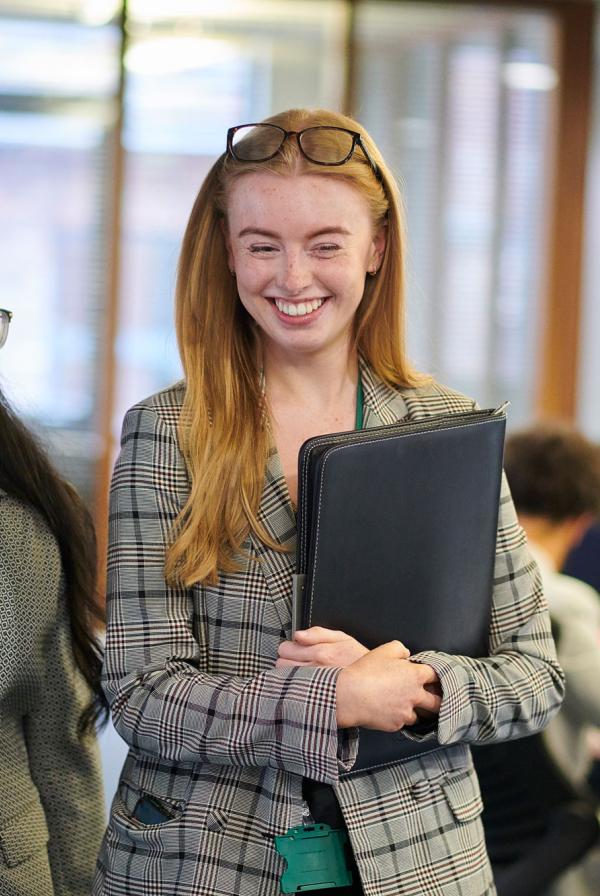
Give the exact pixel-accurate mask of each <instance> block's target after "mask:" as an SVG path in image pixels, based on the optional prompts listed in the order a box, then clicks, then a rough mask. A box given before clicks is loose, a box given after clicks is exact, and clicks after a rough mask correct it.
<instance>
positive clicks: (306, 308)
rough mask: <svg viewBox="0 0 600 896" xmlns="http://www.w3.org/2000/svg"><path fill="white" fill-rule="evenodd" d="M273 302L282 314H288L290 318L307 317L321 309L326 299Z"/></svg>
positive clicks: (279, 300) (275, 300) (280, 300)
mask: <svg viewBox="0 0 600 896" xmlns="http://www.w3.org/2000/svg"><path fill="white" fill-rule="evenodd" d="M273 301H274V303H275V307H276V308H277V310H278V311H280V312H281V314H287V316H288V317H305V316H306V315H307V314H312V312H313V311H316V310H317V309H318V308H320V307H321V305H322V304H323V302H324V301H325V299H311V300H309V301H308V302H284V301H283V299H274V300H273Z"/></svg>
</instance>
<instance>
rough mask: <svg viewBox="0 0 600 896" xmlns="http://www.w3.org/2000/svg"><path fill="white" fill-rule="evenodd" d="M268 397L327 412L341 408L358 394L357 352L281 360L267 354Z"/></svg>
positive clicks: (275, 355) (282, 357)
mask: <svg viewBox="0 0 600 896" xmlns="http://www.w3.org/2000/svg"><path fill="white" fill-rule="evenodd" d="M264 373H265V384H266V393H267V396H268V398H269V400H271V401H281V400H285V401H286V402H290V403H291V402H294V403H297V404H300V405H306V404H311V405H313V406H316V407H319V408H322V409H324V410H326V409H328V408H332V407H337V406H339V402H340V399H341V398H342V397H343V396H344V395H346V394H347V393H348V392H350V391H351V392H352V393H353V394H354V391H355V390H356V384H357V382H358V355H357V353H356V351H348V350H347V349H345V350H343V351H335V352H329V353H328V354H327V355H302V356H300V357H290V356H289V355H287V356H281V355H277V354H274V353H270V352H267V351H265V354H264Z"/></svg>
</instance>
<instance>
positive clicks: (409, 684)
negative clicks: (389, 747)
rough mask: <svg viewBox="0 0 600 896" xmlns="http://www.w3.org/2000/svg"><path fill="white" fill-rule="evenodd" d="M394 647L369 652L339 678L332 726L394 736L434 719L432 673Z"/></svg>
mask: <svg viewBox="0 0 600 896" xmlns="http://www.w3.org/2000/svg"><path fill="white" fill-rule="evenodd" d="M407 653H408V651H407V650H406V648H405V647H404V645H403V644H401V643H400V641H390V642H389V643H388V644H382V646H381V647H376V648H375V649H374V650H370V651H368V652H367V653H365V654H364V655H363V656H362V657H360V658H359V659H357V660H356V661H355V662H353V663H351V664H350V665H349V666H346V667H345V668H344V669H342V671H341V672H340V675H339V677H338V680H337V723H338V727H340V728H350V727H353V726H355V725H360V726H361V727H363V728H374V729H375V730H377V731H399V730H400V729H401V728H404V726H405V725H414V724H415V723H416V722H418V721H420V720H421V719H424V718H427V719H431V718H433V717H435V716H436V715H437V713H438V712H439V709H440V705H441V689H440V684H439V678H438V676H437V673H436V671H435V669H433V668H432V667H431V666H428V665H426V664H425V663H413V662H410V660H408V659H407V658H406V655H407Z"/></svg>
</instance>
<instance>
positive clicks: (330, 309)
mask: <svg viewBox="0 0 600 896" xmlns="http://www.w3.org/2000/svg"><path fill="white" fill-rule="evenodd" d="M236 134H237V135H238V136H239V137H240V139H239V141H237V142H236V141H235V140H234V138H235V136H236ZM240 134H241V136H240ZM307 135H308V136H307ZM349 135H350V137H349ZM403 254H404V243H403V237H402V223H401V216H400V205H399V200H398V196H397V188H396V186H395V183H394V180H393V178H392V176H391V174H390V172H389V170H388V168H387V166H386V165H385V162H384V160H383V159H382V158H381V155H380V153H379V151H378V150H377V148H376V146H375V145H374V144H373V141H372V140H371V139H370V137H369V135H368V134H367V133H366V132H365V130H364V129H363V128H361V127H360V125H358V124H357V122H355V121H353V120H352V119H349V118H347V117H345V116H343V115H340V114H338V113H334V112H327V111H324V110H317V111H307V110H290V111H288V112H284V113H281V114H280V115H277V116H274V117H273V118H271V119H269V120H268V121H266V122H262V123H260V124H258V125H251V126H249V125H241V126H239V127H238V128H232V129H230V130H229V134H228V139H227V150H226V152H225V153H224V154H223V155H222V156H221V157H220V158H219V159H218V160H217V162H216V163H215V164H214V166H213V167H212V169H211V171H210V172H209V174H208V176H207V178H206V180H205V182H204V184H203V185H202V187H201V189H200V192H199V194H198V197H197V199H196V202H195V204H194V208H193V210H192V214H191V217H190V221H189V224H188V227H187V230H186V233H185V237H184V241H183V247H182V251H181V257H180V264H179V274H178V282H177V297H176V307H177V334H178V341H179V348H180V353H181V357H182V361H183V366H184V370H185V381H184V382H182V383H180V384H178V385H176V386H174V387H172V388H170V389H166V390H164V391H163V392H160V393H158V394H157V395H154V396H152V397H150V398H149V399H146V400H145V401H142V402H140V403H139V404H137V405H136V406H135V407H134V408H133V409H132V410H131V411H130V412H129V413H128V415H127V417H126V419H125V424H124V429H123V439H122V450H121V455H120V457H119V460H118V462H117V466H116V469H115V473H114V478H113V485H112V491H111V534H110V537H111V545H110V551H109V556H110V561H109V581H108V606H107V612H108V626H107V640H106V665H105V672H104V682H105V690H106V694H107V696H108V698H109V700H110V702H111V704H112V708H113V718H114V722H115V726H116V728H117V730H118V732H119V733H120V735H121V736H122V737H123V738H124V739H125V741H127V743H128V744H130V747H131V749H130V752H129V755H128V758H127V760H126V763H125V767H124V769H123V773H122V776H121V781H120V784H119V790H118V793H117V796H116V798H115V800H114V803H113V806H112V810H111V818H110V823H109V827H108V831H107V834H106V836H105V840H104V845H103V848H102V851H101V853H100V858H99V863H98V870H97V875H96V880H95V885H94V890H93V892H94V896H121V894H122V893H125V892H133V890H135V891H136V892H137V891H138V890H139V891H140V892H142V891H143V892H146V891H148V892H149V891H152V892H153V893H155V894H157V896H170V894H172V893H174V892H177V893H178V894H184V893H185V894H189V896H196V894H200V893H218V894H220V896H239V894H244V893H258V892H260V893H261V894H263V896H276V894H278V893H280V892H295V891H296V890H297V889H298V888H300V887H301V889H302V892H305V893H309V892H314V891H315V890H319V891H321V890H322V889H328V888H336V889H337V892H338V893H339V894H340V896H342V894H344V896H345V894H363V893H365V892H368V893H369V894H372V896H381V894H384V893H397V892H399V891H402V892H403V893H404V894H405V896H421V894H423V893H425V892H427V893H432V892H436V893H441V892H450V891H452V892H453V893H456V894H457V896H458V894H463V893H465V894H466V893H467V892H468V893H469V894H471V896H492V894H493V893H494V892H495V891H494V884H493V880H492V874H491V869H490V865H489V861H488V859H487V855H486V851H485V841H484V837H483V830H482V827H481V823H480V819H479V815H480V813H481V799H480V795H479V789H478V784H477V779H476V776H475V772H474V770H473V765H472V761H471V757H470V752H469V748H468V742H472V741H489V740H494V739H503V740H504V739H507V738H510V737H521V736H524V735H526V734H528V733H530V732H532V731H535V730H537V729H538V728H540V727H542V726H543V725H544V724H545V723H546V721H547V720H549V718H550V717H551V716H552V714H553V713H554V712H555V711H556V709H557V708H558V705H559V703H560V698H561V694H562V676H561V672H560V669H559V668H558V666H557V663H556V658H555V655H554V651H553V645H552V640H551V636H550V628H549V621H548V617H547V613H546V610H545V607H544V604H543V600H542V595H541V590H540V587H539V579H538V577H537V574H536V569H535V565H534V564H533V563H532V561H531V559H530V557H529V555H528V553H527V549H526V546H525V542H524V538H523V535H522V533H521V531H520V530H519V527H518V525H517V522H516V517H515V514H514V509H513V506H512V502H511V500H510V495H509V494H508V491H507V490H505V492H504V496H503V500H502V504H501V507H502V509H501V516H500V519H499V532H500V537H499V538H498V546H497V558H496V574H495V581H494V591H493V609H492V620H491V626H490V635H489V653H490V655H489V656H487V657H482V658H479V659H472V658H465V657H461V656H450V655H447V654H442V653H439V652H435V651H426V652H423V653H420V654H418V655H416V656H412V657H411V656H409V653H408V650H407V649H406V648H405V647H404V646H403V644H402V643H401V641H399V640H393V641H390V642H389V643H387V644H382V645H380V646H378V647H376V648H375V649H373V650H367V648H366V647H365V646H364V645H362V644H360V643H359V642H358V641H356V640H355V639H354V638H351V637H349V636H348V635H346V634H345V633H344V632H337V631H330V630H328V629H323V628H311V629H309V630H307V631H300V632H297V633H296V635H295V637H294V639H293V640H287V637H288V635H289V633H290V630H291V590H292V589H291V584H292V573H293V571H294V549H295V536H296V518H295V514H294V501H295V497H296V491H297V479H296V466H297V457H298V449H299V447H300V445H301V444H302V442H303V441H304V440H305V439H307V438H308V437H309V436H314V435H318V434H322V433H327V432H340V431H345V430H350V429H353V428H354V426H355V424H356V425H357V426H364V427H365V428H367V427H373V426H380V425H383V424H386V423H395V422H397V421H398V420H400V419H403V418H405V419H408V420H422V419H423V418H425V417H428V416H431V415H435V414H436V413H440V412H446V413H451V412H456V411H458V412H460V411H466V410H470V409H472V407H473V401H472V400H471V399H469V398H466V397H464V396H462V395H459V394H458V393H456V392H453V391H452V390H450V389H448V388H446V387H444V386H441V385H439V384H437V383H434V382H433V381H432V380H431V379H430V378H428V377H425V376H423V375H420V374H417V373H416V372H415V371H414V370H413V369H412V368H411V366H410V364H409V362H408V360H407V358H406V354H405V350H404V326H403V320H402V313H403V275H402V264H403ZM399 473H400V471H399ZM350 487H351V484H350ZM398 537H399V538H401V537H402V533H401V532H399V533H398ZM433 562H435V556H434V555H433V556H432V563H433ZM398 597H399V599H410V600H414V601H418V600H419V595H418V594H415V595H405V594H399V595H398ZM484 598H485V595H482V599H484ZM390 636H391V637H396V638H401V637H402V632H393V633H392V632H391V633H390ZM474 707H476V711H475V710H474ZM360 726H363V727H370V728H373V729H376V730H380V731H401V732H402V734H403V736H406V737H409V738H412V739H418V740H420V739H428V738H431V737H432V736H434V735H435V736H436V737H437V741H438V742H439V745H441V746H438V747H437V748H435V749H434V748H432V750H431V751H430V752H428V753H423V754H422V755H421V756H419V757H418V758H412V759H409V760H407V761H405V762H401V763H398V764H396V765H389V766H384V767H381V768H378V769H377V770H375V771H373V770H370V771H367V772H365V773H363V774H360V775H356V776H352V775H351V774H348V773H350V772H351V770H352V767H353V764H354V763H355V761H356V756H357V748H358V739H359V731H358V729H359V727H360ZM343 773H346V774H343ZM314 821H316V822H317V823H318V824H317V825H316V826H315V824H314V823H313V822H314ZM317 838H323V839H322V840H319V843H318V844H317V847H318V848H317V849H316V850H313V851H312V852H311V850H310V847H311V841H313V844H314V841H315V840H316V839H317ZM344 843H346V851H345V852H344ZM307 848H308V852H307V851H306V849H307ZM297 849H298V850H299V851H298V852H296V854H294V851H295V850H297ZM290 850H291V853H290ZM307 856H308V858H307ZM324 859H326V862H325V865H326V866H327V867H326V868H323V869H322V870H323V874H322V876H320V877H319V876H318V875H317V870H318V869H317V868H316V866H317V865H319V864H320V863H321V864H322V863H323V860H324ZM313 866H314V867H313ZM311 869H312V870H311ZM134 875H135V882H134V880H133V878H134ZM294 875H295V877H294ZM290 876H292V877H294V880H293V881H290ZM132 888H133V889H132Z"/></svg>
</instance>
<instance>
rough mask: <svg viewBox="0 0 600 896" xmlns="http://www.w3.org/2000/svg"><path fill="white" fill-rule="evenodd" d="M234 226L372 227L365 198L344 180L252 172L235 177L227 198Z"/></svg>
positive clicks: (231, 226) (233, 228)
mask: <svg viewBox="0 0 600 896" xmlns="http://www.w3.org/2000/svg"><path fill="white" fill-rule="evenodd" d="M227 215H228V219H229V227H230V229H231V230H232V231H234V232H235V231H237V230H239V229H242V228H246V227H249V226H252V225H255V226H257V227H266V226H270V227H271V228H274V227H277V226H281V227H285V226H287V225H292V224H295V225H298V226H302V225H306V226H310V227H314V226H315V225H316V226H319V227H320V226H323V227H325V226H329V225H331V226H332V227H334V226H338V227H339V226H342V225H343V226H345V227H346V228H349V229H352V230H356V229H362V228H364V227H365V226H366V227H370V224H371V221H370V212H369V206H368V204H367V201H366V199H365V198H364V196H363V195H362V194H361V193H360V192H359V191H358V189H357V188H356V187H354V186H353V185H352V184H350V183H348V181H345V180H342V179H341V178H339V177H332V176H331V175H320V174H312V173H311V174H293V175H279V174H273V173H271V172H264V173H263V172H251V173H249V174H243V175H242V176H241V177H238V178H236V179H235V180H234V181H233V183H232V185H231V187H230V189H229V191H228V196H227Z"/></svg>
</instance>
